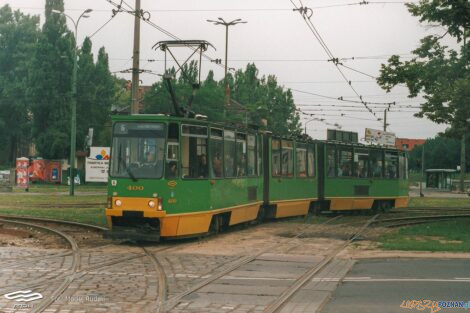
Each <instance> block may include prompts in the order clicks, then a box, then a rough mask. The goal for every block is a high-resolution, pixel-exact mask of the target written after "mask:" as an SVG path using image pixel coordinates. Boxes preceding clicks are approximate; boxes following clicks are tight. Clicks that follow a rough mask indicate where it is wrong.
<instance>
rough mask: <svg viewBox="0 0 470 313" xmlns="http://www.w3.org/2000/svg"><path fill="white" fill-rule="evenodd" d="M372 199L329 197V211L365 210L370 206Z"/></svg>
mask: <svg viewBox="0 0 470 313" xmlns="http://www.w3.org/2000/svg"><path fill="white" fill-rule="evenodd" d="M373 203H374V199H353V198H351V199H348V198H345V199H331V203H330V210H331V211H346V210H367V209H371V208H372V204H373Z"/></svg>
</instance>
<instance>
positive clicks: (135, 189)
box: [127, 186, 144, 191]
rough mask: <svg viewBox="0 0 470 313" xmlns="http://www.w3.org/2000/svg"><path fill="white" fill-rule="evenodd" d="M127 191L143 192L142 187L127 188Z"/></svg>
mask: <svg viewBox="0 0 470 313" xmlns="http://www.w3.org/2000/svg"><path fill="white" fill-rule="evenodd" d="M127 190H130V191H138V190H140V191H142V190H144V186H127Z"/></svg>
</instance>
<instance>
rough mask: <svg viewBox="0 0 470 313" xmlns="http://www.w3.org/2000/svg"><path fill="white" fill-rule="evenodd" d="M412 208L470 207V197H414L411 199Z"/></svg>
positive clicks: (410, 205)
mask: <svg viewBox="0 0 470 313" xmlns="http://www.w3.org/2000/svg"><path fill="white" fill-rule="evenodd" d="M408 206H409V207H410V208H416V207H429V208H458V207H470V197H468V198H431V197H422V198H421V197H413V198H410V203H409V205H408Z"/></svg>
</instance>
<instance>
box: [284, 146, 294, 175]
mask: <svg viewBox="0 0 470 313" xmlns="http://www.w3.org/2000/svg"><path fill="white" fill-rule="evenodd" d="M281 145H282V147H281V148H282V150H281V153H282V158H281V164H282V176H287V177H292V176H294V143H293V142H292V141H287V140H282V141H281Z"/></svg>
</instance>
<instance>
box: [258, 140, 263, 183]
mask: <svg viewBox="0 0 470 313" xmlns="http://www.w3.org/2000/svg"><path fill="white" fill-rule="evenodd" d="M256 147H257V148H258V175H259V176H261V175H263V140H262V137H261V136H260V135H258V145H257V146H256Z"/></svg>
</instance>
